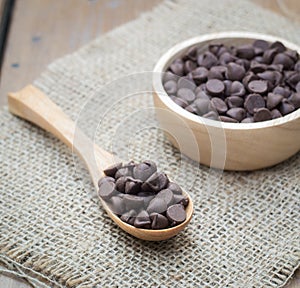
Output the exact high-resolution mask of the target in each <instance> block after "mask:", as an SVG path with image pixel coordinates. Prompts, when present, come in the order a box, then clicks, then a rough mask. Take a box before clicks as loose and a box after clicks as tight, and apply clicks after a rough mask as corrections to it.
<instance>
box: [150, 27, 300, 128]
mask: <svg viewBox="0 0 300 288" xmlns="http://www.w3.org/2000/svg"><path fill="white" fill-rule="evenodd" d="M225 38H237V39H253V40H254V39H263V40H266V41H268V42H275V41H280V42H282V43H283V44H284V45H285V46H286V47H287V48H289V49H292V50H296V51H298V53H299V54H300V46H298V45H296V44H294V43H291V42H289V41H287V40H285V39H283V38H281V37H277V36H273V35H267V34H263V33H256V32H243V31H227V32H218V33H210V34H204V35H202V36H196V37H193V38H190V39H187V40H184V41H182V42H180V43H177V44H176V45H174V46H173V47H171V48H170V49H169V50H168V51H167V52H165V53H164V54H163V55H162V56H161V57H160V59H159V60H158V61H157V63H156V65H155V67H154V70H153V72H154V73H153V78H152V86H153V89H154V92H155V93H156V95H157V96H158V97H159V98H160V100H161V101H162V102H163V103H164V104H165V105H166V106H167V107H168V108H170V109H171V110H172V111H173V112H175V113H177V114H179V115H180V116H182V117H184V118H186V119H188V120H190V121H192V122H195V123H198V124H203V123H205V125H209V126H212V127H218V128H219V127H222V128H223V129H233V130H245V129H259V128H268V127H275V126H281V125H283V124H286V123H288V122H291V121H293V120H296V119H298V118H300V108H298V109H297V110H295V111H294V112H292V113H290V114H287V115H285V116H283V117H280V118H277V119H272V120H268V121H263V122H255V123H228V122H222V121H216V120H211V119H207V118H204V117H201V116H198V115H195V114H192V113H190V112H188V111H186V110H185V109H183V108H182V107H180V106H179V105H177V104H176V103H175V102H174V101H173V100H172V99H171V98H170V97H169V95H168V94H167V92H166V91H165V89H164V87H163V82H162V75H163V73H164V72H165V69H166V67H167V64H168V63H169V62H170V60H171V59H172V58H174V57H175V56H177V55H178V54H180V53H181V52H182V51H183V50H186V49H187V48H189V47H191V46H194V45H197V44H201V43H203V42H207V41H214V40H218V39H225Z"/></svg>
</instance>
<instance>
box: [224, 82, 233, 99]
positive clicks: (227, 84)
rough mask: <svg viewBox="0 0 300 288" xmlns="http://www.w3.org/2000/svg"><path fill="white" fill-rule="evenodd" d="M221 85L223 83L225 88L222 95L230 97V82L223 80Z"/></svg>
mask: <svg viewBox="0 0 300 288" xmlns="http://www.w3.org/2000/svg"><path fill="white" fill-rule="evenodd" d="M223 83H224V86H225V90H224V94H225V95H226V96H230V95H231V85H232V81H231V80H224V81H223Z"/></svg>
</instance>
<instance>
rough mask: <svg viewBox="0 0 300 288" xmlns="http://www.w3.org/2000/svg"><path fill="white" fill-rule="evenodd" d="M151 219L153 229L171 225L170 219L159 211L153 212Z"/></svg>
mask: <svg viewBox="0 0 300 288" xmlns="http://www.w3.org/2000/svg"><path fill="white" fill-rule="evenodd" d="M150 219H151V221H152V223H151V228H152V229H155V230H156V229H164V228H167V227H168V226H169V220H168V218H167V217H165V216H164V215H162V214H159V213H152V214H151V215H150Z"/></svg>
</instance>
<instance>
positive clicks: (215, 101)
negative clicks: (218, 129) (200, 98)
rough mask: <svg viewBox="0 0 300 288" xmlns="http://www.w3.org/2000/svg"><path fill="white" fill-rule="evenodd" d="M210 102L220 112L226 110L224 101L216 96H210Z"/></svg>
mask: <svg viewBox="0 0 300 288" xmlns="http://www.w3.org/2000/svg"><path fill="white" fill-rule="evenodd" d="M211 104H212V106H213V107H214V108H215V109H216V110H217V112H218V113H220V114H222V113H225V112H226V111H227V110H228V107H227V105H226V103H225V102H224V101H223V100H222V99H220V98H218V97H214V98H212V99H211Z"/></svg>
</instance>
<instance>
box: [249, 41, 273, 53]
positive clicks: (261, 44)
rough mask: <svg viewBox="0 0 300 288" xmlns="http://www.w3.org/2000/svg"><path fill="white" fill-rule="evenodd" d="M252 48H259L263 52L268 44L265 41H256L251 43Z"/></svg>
mask: <svg viewBox="0 0 300 288" xmlns="http://www.w3.org/2000/svg"><path fill="white" fill-rule="evenodd" d="M253 46H254V47H255V48H260V49H262V50H263V51H265V50H267V49H268V48H269V43H268V42H267V41H265V40H261V39H258V40H255V41H254V42H253Z"/></svg>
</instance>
